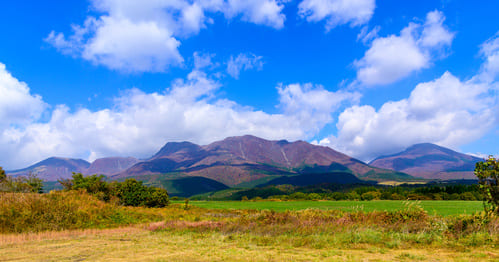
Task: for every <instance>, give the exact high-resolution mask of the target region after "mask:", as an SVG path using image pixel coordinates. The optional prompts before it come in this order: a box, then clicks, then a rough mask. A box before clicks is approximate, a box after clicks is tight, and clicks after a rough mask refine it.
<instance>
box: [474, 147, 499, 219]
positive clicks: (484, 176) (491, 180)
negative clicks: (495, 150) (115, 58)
mask: <svg viewBox="0 0 499 262" xmlns="http://www.w3.org/2000/svg"><path fill="white" fill-rule="evenodd" d="M475 175H476V176H477V177H478V184H479V185H480V189H481V190H482V192H483V195H484V206H485V210H486V211H491V212H495V213H497V214H499V159H495V158H494V157H493V156H489V158H488V159H487V160H486V161H483V162H478V163H476V165H475Z"/></svg>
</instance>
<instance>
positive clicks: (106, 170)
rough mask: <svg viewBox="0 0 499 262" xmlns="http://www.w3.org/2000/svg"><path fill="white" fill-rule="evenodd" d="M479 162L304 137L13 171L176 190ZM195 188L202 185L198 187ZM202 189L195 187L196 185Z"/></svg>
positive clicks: (447, 172) (451, 173)
mask: <svg viewBox="0 0 499 262" xmlns="http://www.w3.org/2000/svg"><path fill="white" fill-rule="evenodd" d="M480 160H481V159H479V158H476V157H472V156H469V155H465V154H461V153H458V152H455V151H452V150H450V149H447V148H443V147H440V146H437V145H433V144H418V145H414V146H412V147H410V148H408V149H407V150H405V151H403V152H400V153H397V154H393V155H390V156H382V157H379V158H377V159H375V160H373V161H372V162H371V163H369V165H368V164H366V163H364V162H362V161H360V160H357V159H355V158H352V157H350V156H347V155H345V154H343V153H340V152H338V151H335V150H333V149H332V148H330V147H324V146H318V145H312V144H310V143H307V142H304V141H295V142H289V141H286V140H279V141H270V140H265V139H261V138H258V137H255V136H250V135H246V136H239V137H229V138H226V139H224V140H221V141H217V142H214V143H211V144H208V145H204V146H200V145H196V144H193V143H190V142H169V143H166V144H165V145H164V146H163V147H162V148H161V149H160V150H159V151H158V152H157V153H156V154H154V155H153V156H152V157H150V158H148V159H143V160H139V159H136V158H133V157H128V158H124V157H107V158H101V159H97V160H95V161H93V162H92V163H89V162H87V161H85V160H81V159H69V158H59V157H52V158H48V159H46V160H43V161H41V162H39V163H36V164H34V165H32V166H30V167H27V168H24V169H20V170H14V171H8V172H7V173H8V174H9V175H14V176H19V175H26V174H27V173H29V172H32V173H35V174H37V175H38V177H40V178H42V179H44V180H45V181H56V180H58V179H66V178H70V177H71V175H72V172H80V173H83V174H85V175H90V174H103V175H106V176H107V177H108V178H109V179H111V180H124V179H126V178H129V177H132V178H137V179H140V180H144V181H146V183H149V184H152V185H161V186H165V187H167V189H168V190H169V191H170V192H172V193H176V194H177V195H182V194H184V195H188V193H187V192H189V194H194V193H196V192H197V193H200V192H209V191H214V190H221V189H226V188H229V187H254V186H259V185H270V184H282V183H288V184H310V183H311V182H310V181H313V182H314V183H340V182H341V181H342V180H344V182H345V183H357V182H358V181H366V180H368V181H387V180H395V181H407V180H414V179H415V178H425V179H462V178H467V179H469V178H471V179H473V178H474V176H473V172H472V170H473V168H474V164H475V163H476V162H477V161H480ZM194 185H196V186H194ZM193 188H196V189H193Z"/></svg>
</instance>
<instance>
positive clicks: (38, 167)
mask: <svg viewBox="0 0 499 262" xmlns="http://www.w3.org/2000/svg"><path fill="white" fill-rule="evenodd" d="M88 167H90V163H89V162H87V161H85V160H82V159H72V158H62V157H51V158H47V159H45V160H43V161H40V162H38V163H36V164H34V165H32V166H29V167H27V168H23V169H19V170H13V171H7V173H8V174H9V175H11V176H26V175H27V174H29V173H30V172H31V173H33V174H36V175H37V176H38V178H41V179H43V180H45V181H56V180H57V179H61V178H69V177H71V175H72V172H83V171H84V170H86V169H87V168H88Z"/></svg>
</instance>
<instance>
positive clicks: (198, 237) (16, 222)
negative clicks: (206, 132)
mask: <svg viewBox="0 0 499 262" xmlns="http://www.w3.org/2000/svg"><path fill="white" fill-rule="evenodd" d="M3 197H4V198H3V200H4V201H0V207H1V208H3V209H1V208H0V226H1V227H0V228H3V231H1V232H4V233H2V234H0V261H498V260H499V251H498V250H499V249H498V247H499V218H498V217H497V216H493V215H490V216H487V215H486V214H485V212H481V213H476V214H469V213H468V211H466V213H468V214H464V212H465V211H464V209H463V207H464V205H470V206H472V205H473V204H475V208H477V209H478V210H479V209H480V205H481V203H480V202H466V201H454V202H450V201H439V202H435V201H430V202H419V201H370V202H362V201H357V202H354V201H337V202H335V201H289V202H275V201H274V202H271V201H260V202H251V201H246V202H215V201H213V202H202V201H192V202H191V203H190V204H189V205H188V206H185V205H184V204H183V203H178V202H177V203H176V204H172V205H169V206H167V207H165V208H140V207H126V208H125V207H122V206H118V205H114V204H112V203H104V202H101V201H99V200H98V199H97V198H95V197H93V196H90V195H88V194H86V193H85V192H60V193H52V194H48V195H38V194H23V195H19V194H17V195H16V194H6V195H3ZM427 204H433V205H432V206H429V205H427ZM202 205H204V206H205V208H201V207H196V206H202ZM423 206H424V207H425V208H433V209H434V210H436V211H435V212H438V214H446V215H443V216H440V215H433V214H431V213H430V214H429V213H427V212H425V211H424V210H422V208H421V207H423ZM455 206H461V212H458V211H457V210H456V209H455ZM451 207H454V209H450V208H451ZM466 208H469V207H466ZM292 209H294V210H292ZM325 209H328V210H325ZM284 210H287V211H284ZM383 210H387V211H383ZM466 210H467V209H466ZM278 211H283V212H278ZM456 212H458V213H459V215H456V216H453V215H449V214H454V213H456ZM470 213H471V212H470ZM456 214H457V213H456Z"/></svg>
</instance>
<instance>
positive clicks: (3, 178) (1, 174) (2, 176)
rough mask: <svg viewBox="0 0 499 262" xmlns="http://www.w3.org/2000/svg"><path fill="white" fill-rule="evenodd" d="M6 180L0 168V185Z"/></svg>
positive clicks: (3, 171)
mask: <svg viewBox="0 0 499 262" xmlns="http://www.w3.org/2000/svg"><path fill="white" fill-rule="evenodd" d="M6 179H7V175H6V174H5V170H3V168H2V167H1V166H0V183H2V182H4V181H5V180H6Z"/></svg>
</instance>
